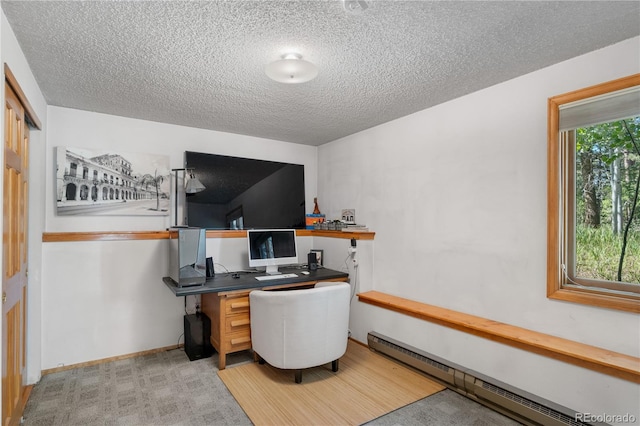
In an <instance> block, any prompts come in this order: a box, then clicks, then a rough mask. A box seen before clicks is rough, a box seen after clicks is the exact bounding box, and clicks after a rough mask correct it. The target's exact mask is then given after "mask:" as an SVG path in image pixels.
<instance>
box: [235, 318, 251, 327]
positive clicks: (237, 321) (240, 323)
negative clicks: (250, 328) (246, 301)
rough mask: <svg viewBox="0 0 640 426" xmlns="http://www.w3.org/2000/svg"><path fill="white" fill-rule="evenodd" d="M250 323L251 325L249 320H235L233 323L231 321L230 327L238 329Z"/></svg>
mask: <svg viewBox="0 0 640 426" xmlns="http://www.w3.org/2000/svg"><path fill="white" fill-rule="evenodd" d="M250 323H251V320H250V319H249V318H246V319H242V320H235V321H231V327H240V326H242V325H248V324H250Z"/></svg>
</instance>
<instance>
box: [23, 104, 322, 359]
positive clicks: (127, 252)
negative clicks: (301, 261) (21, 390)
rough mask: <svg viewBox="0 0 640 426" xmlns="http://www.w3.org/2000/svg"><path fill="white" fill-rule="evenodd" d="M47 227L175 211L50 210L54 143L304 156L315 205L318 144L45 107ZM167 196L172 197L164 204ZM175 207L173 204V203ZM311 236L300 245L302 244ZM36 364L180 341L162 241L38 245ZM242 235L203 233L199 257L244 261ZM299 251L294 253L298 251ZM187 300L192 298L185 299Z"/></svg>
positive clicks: (149, 221) (149, 222) (179, 307)
mask: <svg viewBox="0 0 640 426" xmlns="http://www.w3.org/2000/svg"><path fill="white" fill-rule="evenodd" d="M48 113H49V123H50V125H49V129H48V132H47V136H48V137H47V148H46V164H45V167H44V170H45V176H46V185H44V186H46V194H45V197H44V198H45V199H46V202H45V203H44V205H43V203H42V202H40V203H39V205H36V206H32V208H43V209H44V210H45V211H46V232H72V231H128V230H132V231H135V230H162V229H165V228H167V227H168V226H170V224H172V223H173V216H172V215H171V216H166V217H141V216H119V217H113V216H57V215H56V214H55V152H54V148H55V147H57V146H69V147H81V148H88V149H104V148H108V149H109V150H111V151H114V152H142V153H152V154H163V155H168V156H169V158H170V166H171V168H179V167H182V165H183V153H184V151H187V150H188V151H199V152H208V153H218V154H224V155H234V156H240V157H249V158H261V159H268V160H274V161H283V162H291V163H297V164H304V166H305V185H306V197H307V200H306V202H307V204H308V205H309V206H312V205H313V197H314V196H315V194H316V182H317V180H316V179H317V148H316V147H311V146H306V145H300V144H292V143H286V142H279V141H273V140H267V139H260V138H254V137H248V136H241V135H235V134H228V133H221V132H213V131H208V130H202V129H194V128H188V127H181V126H174V125H169V124H162V123H155V122H149V121H143V120H134V119H128V118H123V117H117V116H110V115H105V114H98V113H92V112H86V111H79V110H73V109H68V108H60V107H49V109H48ZM172 204H173V203H172ZM172 207H173V206H172ZM308 240H311V238H310V237H307V238H303V241H302V242H301V245H302V247H310V246H311V244H312V243H311V242H310V241H308ZM43 246H44V250H43V251H44V260H43V268H42V269H43V291H42V320H43V323H44V326H43V339H42V354H43V355H42V369H48V368H54V367H57V366H61V365H70V364H77V363H80V362H85V361H91V360H96V359H103V358H108V357H113V356H117V355H122V354H129V353H134V352H139V351H143V350H148V349H155V348H159V347H164V346H170V345H174V344H177V343H178V339H179V337H180V335H181V334H182V315H183V313H184V298H178V297H176V296H174V295H173V293H172V292H171V291H170V290H169V289H168V288H166V286H165V284H164V283H163V282H162V277H163V276H166V275H168V265H167V259H168V252H167V250H168V242H167V241H166V240H161V241H156V240H152V241H133V242H128V241H114V242H80V243H77V242H72V243H44V244H43ZM246 251H247V250H246V241H245V239H233V238H222V239H210V240H208V241H207V255H208V256H212V257H214V259H215V262H216V263H219V264H220V267H222V266H224V267H226V268H227V269H229V270H237V269H242V268H246V267H247V266H248V265H247V260H246ZM301 252H302V251H301ZM189 299H190V300H188V305H189V307H191V306H193V304H194V303H195V300H191V299H192V298H189Z"/></svg>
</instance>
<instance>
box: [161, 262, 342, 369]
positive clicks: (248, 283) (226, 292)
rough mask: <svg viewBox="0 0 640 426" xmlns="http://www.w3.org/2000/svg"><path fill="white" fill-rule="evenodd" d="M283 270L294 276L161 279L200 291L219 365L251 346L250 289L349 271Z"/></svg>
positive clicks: (186, 292) (178, 290)
mask: <svg viewBox="0 0 640 426" xmlns="http://www.w3.org/2000/svg"><path fill="white" fill-rule="evenodd" d="M279 269H280V272H282V273H283V274H289V273H294V274H297V275H298V276H297V277H293V278H282V279H275V280H269V281H258V280H256V278H255V277H256V276H258V275H264V274H255V273H243V272H240V273H239V278H233V277H232V274H230V273H224V274H217V275H216V276H215V277H213V278H208V279H207V282H206V283H205V284H204V285H201V286H194V287H177V286H176V285H175V283H174V282H173V281H172V280H171V279H167V278H164V279H163V281H164V283H165V284H166V285H167V287H169V289H171V291H173V292H174V293H175V295H176V296H190V295H196V294H200V295H201V301H200V302H201V309H202V312H204V313H205V314H206V315H207V316H208V317H209V319H210V320H211V344H212V345H213V347H214V348H215V349H216V350H217V351H218V355H219V358H218V369H219V370H224V368H225V367H226V365H227V354H230V353H233V352H238V351H242V350H247V349H251V317H250V315H249V293H250V292H251V291H253V290H278V289H284V288H304V287H313V286H314V285H315V283H317V282H318V281H347V280H348V278H349V274H347V273H346V272H340V271H334V270H332V269H327V268H320V269H318V270H316V271H309V275H304V274H302V271H303V269H298V268H279Z"/></svg>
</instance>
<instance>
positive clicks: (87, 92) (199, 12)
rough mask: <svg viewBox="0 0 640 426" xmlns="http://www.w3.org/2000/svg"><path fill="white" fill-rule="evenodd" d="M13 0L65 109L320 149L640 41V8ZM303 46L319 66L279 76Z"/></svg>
mask: <svg viewBox="0 0 640 426" xmlns="http://www.w3.org/2000/svg"><path fill="white" fill-rule="evenodd" d="M368 5H369V7H368V8H367V9H366V10H365V11H363V12H362V13H359V14H353V13H349V12H346V11H345V9H344V8H343V5H342V2H341V1H337V0H330V1H205V2H195V1H188V2H182V1H180V2H178V1H157V2H154V1H150V2H142V1H91V2H88V1H38V2H35V1H15V2H14V1H4V0H3V1H2V7H3V10H4V12H5V14H6V16H7V18H8V20H9V23H10V24H11V27H12V28H13V30H14V32H15V34H16V36H17V38H18V41H19V43H20V45H21V46H22V49H23V51H24V53H25V55H26V57H27V60H28V61H29V64H30V66H31V69H32V70H33V73H34V75H35V77H36V80H37V81H38V84H39V85H40V88H41V90H42V92H43V93H44V96H45V98H46V100H47V102H48V103H49V104H50V105H57V106H63V107H69V108H76V109H81V110H88V111H96V112H102V113H107V114H113V115H120V116H126V117H134V118H140V119H145V120H152V121H159V122H164V123H172V124H179V125H184V126H191V127H198V128H205V129H213V130H219V131H224V132H231V133H240V134H244V135H252V136H259V137H264V138H270V139H277V140H283V141H289V142H295V143H301V144H308V145H320V144H323V143H326V142H329V141H332V140H335V139H338V138H340V137H343V136H346V135H349V134H352V133H355V132H358V131H361V130H364V129H367V128H370V127H373V126H376V125H378V124H381V123H384V122H387V121H389V120H392V119H395V118H398V117H401V116H404V115H407V114H410V113H413V112H416V111H419V110H422V109H425V108H428V107H430V106H433V105H436V104H439V103H442V102H445V101H447V100H450V99H453V98H456V97H459V96H462V95H465V94H467V93H470V92H473V91H476V90H479V89H482V88H485V87H488V86H491V85H493V84H496V83H499V82H502V81H505V80H508V79H511V78H513V77H516V76H519V75H522V74H525V73H528V72H531V71H534V70H537V69H540V68H543V67H545V66H548V65H551V64H554V63H557V62H560V61H563V60H566V59H569V58H571V57H575V56H577V55H580V54H583V53H586V52H589V51H592V50H595V49H598V48H602V47H605V46H607V45H610V44H613V43H616V42H618V41H621V40H624V39H628V38H631V37H633V36H637V35H639V34H640V2H637V1H622V2H612V1H603V2H598V1H579V2H571V1H556V2H544V1H532V2H521V1H507V2H505V1H498V2H488V1H470V2H461V1H452V2H448V1H410V2H405V1H369V2H368ZM290 51H295V52H298V53H300V54H302V55H303V57H304V59H307V60H309V61H311V62H313V63H315V64H316V65H317V66H318V68H319V75H318V77H317V78H316V79H315V80H312V81H310V82H308V83H304V84H300V85H289V84H283V83H277V82H274V81H272V80H270V79H269V78H268V77H267V76H266V75H265V73H264V67H265V65H266V64H267V63H269V62H271V61H274V60H276V59H279V58H280V56H281V55H282V54H284V53H287V52H290Z"/></svg>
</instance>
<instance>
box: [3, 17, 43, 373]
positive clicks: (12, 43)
mask: <svg viewBox="0 0 640 426" xmlns="http://www.w3.org/2000/svg"><path fill="white" fill-rule="evenodd" d="M0 14H1V17H0V42H1V44H0V57H1V60H0V63H2V64H7V65H8V66H9V68H10V69H11V72H12V73H13V75H14V76H15V78H16V79H17V81H18V84H20V87H21V88H22V91H23V92H24V93H25V96H26V97H27V99H28V100H29V103H30V104H31V107H32V108H33V110H34V111H35V114H36V115H37V117H38V119H39V120H40V121H41V123H42V130H40V131H37V130H32V131H31V132H30V144H31V145H30V149H29V164H30V170H29V182H30V186H29V206H37V207H35V208H31V209H30V210H29V235H28V241H29V243H28V244H29V255H28V257H29V259H28V262H29V277H28V284H27V371H26V374H25V376H26V380H27V381H28V382H29V383H33V382H35V381H37V380H38V379H39V378H40V363H41V355H42V354H41V345H40V339H41V322H42V317H41V315H40V311H41V298H40V292H41V289H42V274H41V266H40V265H41V262H42V247H41V241H42V230H43V229H44V209H43V208H42V199H43V198H44V174H43V173H42V170H43V169H44V152H45V149H44V148H45V144H46V128H47V109H46V108H47V104H46V101H45V99H44V96H43V95H42V93H41V92H40V88H39V87H38V84H37V82H36V80H35V78H34V77H33V74H32V73H31V69H30V68H29V65H28V64H27V61H26V59H25V57H24V55H23V53H22V50H21V49H20V46H19V45H18V41H17V40H16V38H15V35H14V33H13V30H12V29H11V27H10V26H9V22H8V21H7V18H6V17H5V15H4V12H2V13H0ZM0 98H2V105H4V89H2V91H1V92H0ZM0 133H2V134H4V120H2V121H1V122H0ZM0 158H1V159H2V163H3V164H4V150H1V151H0ZM2 180H3V175H2V174H0V191H2V190H3V188H4V185H3V184H2ZM1 221H2V218H0V222H1ZM1 257H2V247H1V246H0V258H1ZM1 323H2V316H1V315H0V324H1ZM1 344H2V343H1V342H0V345H1Z"/></svg>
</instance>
